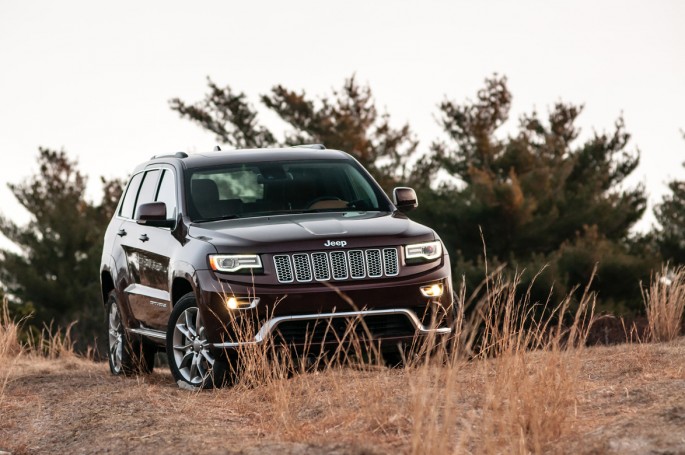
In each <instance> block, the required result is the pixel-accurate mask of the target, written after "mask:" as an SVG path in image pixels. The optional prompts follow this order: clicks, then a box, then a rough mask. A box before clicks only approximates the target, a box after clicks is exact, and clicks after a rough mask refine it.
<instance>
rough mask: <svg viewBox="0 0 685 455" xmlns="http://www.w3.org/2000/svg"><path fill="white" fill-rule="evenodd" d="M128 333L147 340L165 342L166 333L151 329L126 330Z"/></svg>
mask: <svg viewBox="0 0 685 455" xmlns="http://www.w3.org/2000/svg"><path fill="white" fill-rule="evenodd" d="M128 331H129V332H131V333H136V334H138V335H143V336H146V337H149V338H157V339H158V340H166V333H164V332H162V331H161V330H152V329H143V328H140V329H128Z"/></svg>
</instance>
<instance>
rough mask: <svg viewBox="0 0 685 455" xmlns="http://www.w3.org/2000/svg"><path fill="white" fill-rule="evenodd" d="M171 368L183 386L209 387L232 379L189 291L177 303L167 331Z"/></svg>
mask: <svg viewBox="0 0 685 455" xmlns="http://www.w3.org/2000/svg"><path fill="white" fill-rule="evenodd" d="M166 352H167V358H168V359H169V369H170V370H171V374H172V375H173V377H174V380H175V381H176V383H177V384H178V386H179V387H181V388H184V389H185V388H192V389H198V388H202V389H209V388H212V387H217V388H218V387H222V386H224V385H225V384H226V383H227V382H229V377H230V376H232V375H231V374H230V370H231V368H229V364H228V362H227V361H225V360H224V359H217V358H215V356H214V355H213V354H212V352H211V350H210V343H209V342H208V341H207V338H206V334H205V328H204V325H203V323H202V317H201V314H200V312H199V309H198V307H197V302H196V300H195V295H194V294H193V293H188V294H186V295H184V296H183V297H181V298H180V299H179V300H178V302H177V303H176V305H175V306H174V309H173V311H172V312H171V316H170V317H169V324H168V326H167V334H166Z"/></svg>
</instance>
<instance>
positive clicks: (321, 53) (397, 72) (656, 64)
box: [0, 0, 685, 246]
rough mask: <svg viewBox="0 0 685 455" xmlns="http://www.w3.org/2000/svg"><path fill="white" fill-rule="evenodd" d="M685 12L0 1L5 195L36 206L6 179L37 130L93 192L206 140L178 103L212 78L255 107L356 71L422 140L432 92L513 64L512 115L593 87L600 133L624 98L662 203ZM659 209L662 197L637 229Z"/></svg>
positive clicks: (652, 4)
mask: <svg viewBox="0 0 685 455" xmlns="http://www.w3.org/2000/svg"><path fill="white" fill-rule="evenodd" d="M683 24H685V1H676V0H673V1H640V2H638V1H625V0H620V1H605V0H602V1H598V0H593V1H579V0H574V1H565V2H561V1H469V2H466V1H427V0H423V1H420V2H408V1H397V0H394V1H389V0H388V1H373V2H372V1H369V0H366V1H356V0H355V1H349V0H348V1H345V2H336V3H333V2H323V1H289V2H283V1H249V2H244V1H243V2H231V1H201V2H187V1H184V2H181V1H145V2H141V1H136V2H131V1H119V2H106V3H105V2H93V1H92V0H91V1H60V2H55V1H18V0H17V1H8V0H0V153H2V164H0V211H1V212H2V213H3V214H4V215H6V216H10V217H13V218H15V219H16V220H18V221H20V222H24V221H26V220H27V219H28V218H27V215H26V213H25V212H24V211H23V210H22V209H21V207H20V206H19V205H18V203H16V201H15V200H14V199H13V197H12V195H11V193H10V192H9V190H8V189H7V183H8V182H20V181H21V180H23V179H24V178H26V177H28V176H29V175H31V174H32V173H34V172H35V171H36V170H37V167H36V164H35V158H36V155H37V149H38V146H45V147H49V148H54V149H60V148H64V149H65V150H67V152H68V153H69V155H70V156H71V157H73V158H78V160H79V162H80V169H81V170H82V171H83V172H84V173H86V174H87V175H89V176H90V182H89V189H88V196H89V198H91V199H97V198H99V197H100V192H99V186H100V185H99V176H100V175H105V176H107V177H124V176H126V175H127V174H128V173H129V172H130V171H131V170H132V169H133V168H134V167H135V166H136V165H137V164H138V163H139V162H141V161H144V160H146V159H147V158H149V157H150V156H151V155H153V154H160V153H168V152H175V151H179V150H186V151H191V152H192V151H205V150H210V149H211V148H212V147H213V146H214V144H215V142H214V138H213V136H212V135H211V134H209V133H205V132H204V131H202V130H201V129H200V128H199V127H196V126H195V125H193V124H191V123H190V122H188V121H187V120H182V119H180V118H179V117H178V115H177V114H176V113H174V112H172V111H171V110H170V109H169V107H168V100H169V99H170V98H172V97H180V98H182V99H184V100H186V101H195V100H198V99H200V98H201V97H202V96H203V95H204V93H205V90H206V77H207V76H210V77H211V78H212V79H213V80H215V81H216V82H217V83H219V84H220V85H224V84H230V85H231V86H232V87H233V88H234V89H236V90H241V91H244V92H246V93H247V94H248V95H249V96H250V97H251V99H252V101H253V102H254V104H255V105H258V106H259V104H258V98H257V97H258V95H259V94H262V93H266V92H267V91H268V90H269V89H270V88H271V87H272V86H273V85H276V84H283V85H285V86H286V87H289V88H292V89H298V90H301V89H304V90H306V91H307V92H308V93H310V94H312V95H324V94H329V93H330V90H331V89H332V88H337V87H340V86H341V85H342V82H343V80H344V79H345V78H346V77H348V76H350V75H351V74H353V73H356V75H357V77H358V79H359V80H360V81H361V82H363V83H368V84H370V86H371V88H372V90H373V91H374V94H375V97H376V100H377V102H378V105H379V106H381V107H382V108H385V109H387V111H388V112H389V113H390V115H391V118H392V119H393V120H394V122H395V124H396V125H397V126H399V125H401V124H403V123H404V122H407V121H408V122H410V124H411V126H412V128H413V130H414V132H415V133H416V135H417V137H418V138H419V139H420V140H421V145H420V149H422V150H426V149H427V148H428V146H429V144H430V142H431V141H432V140H433V139H435V138H436V137H438V136H439V134H440V130H439V128H438V126H437V125H436V123H435V120H434V116H435V114H436V113H437V107H436V105H437V104H438V103H439V102H440V101H441V100H443V99H444V98H445V97H448V98H450V99H455V100H458V101H463V100H464V99H466V98H473V97H474V96H475V93H476V91H477V90H478V89H479V88H480V87H481V86H482V84H483V80H484V78H485V77H487V76H490V75H491V74H493V73H495V72H497V73H500V74H504V75H506V76H507V77H508V79H509V88H510V90H511V92H512V94H513V97H514V99H513V109H512V116H511V118H512V121H513V122H516V120H517V118H518V116H519V115H520V114H521V113H523V112H528V111H530V110H532V109H537V110H538V111H539V112H540V113H541V114H545V113H546V112H547V110H548V108H549V107H550V106H551V105H552V104H554V103H555V102H556V101H559V100H563V101H568V102H573V103H582V104H584V105H585V111H584V113H583V114H582V115H581V117H580V121H579V125H580V126H581V127H582V129H583V135H584V137H587V136H588V135H589V134H591V133H592V131H593V130H597V131H603V130H611V128H612V127H613V124H614V121H615V120H616V119H617V118H618V116H619V115H621V114H623V116H624V118H625V122H626V127H627V130H628V131H629V132H630V133H632V135H633V138H632V141H631V145H630V148H631V149H635V148H639V150H640V151H641V152H642V163H641V165H640V167H639V168H638V170H637V171H636V173H635V176H634V178H633V179H632V180H631V181H632V182H634V183H635V182H644V183H645V184H646V186H647V190H648V192H649V194H650V202H651V203H652V204H653V203H655V202H658V201H659V200H660V199H661V196H662V195H663V194H664V193H665V192H666V191H667V187H666V183H667V182H668V181H669V180H671V179H673V178H680V179H685V170H684V169H683V167H682V166H681V163H682V162H683V161H685V140H684V139H683V138H682V135H681V132H680V130H682V129H685V26H684V25H683ZM261 112H263V109H261ZM262 118H263V119H264V120H265V123H267V125H269V126H271V127H273V128H274V129H276V130H278V129H279V128H281V127H282V125H281V123H279V120H278V119H277V118H275V117H274V116H273V115H272V114H268V113H267V114H264V115H263V116H262ZM65 221H67V222H68V220H65ZM652 222H653V216H652V215H651V208H650V212H649V213H648V214H647V216H646V217H645V219H644V220H643V221H642V222H641V223H640V225H639V228H640V229H643V230H644V229H647V228H649V226H650V225H651V223H652ZM5 245H6V242H3V241H0V246H5Z"/></svg>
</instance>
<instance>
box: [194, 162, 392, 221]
mask: <svg viewBox="0 0 685 455" xmlns="http://www.w3.org/2000/svg"><path fill="white" fill-rule="evenodd" d="M186 194H187V195H188V198H187V199H188V200H187V202H188V204H187V205H188V210H189V215H190V218H191V219H192V220H193V221H212V220H219V219H230V218H248V217H254V216H266V215H279V214H288V213H314V212H329V211H330V212H345V211H389V210H390V206H389V204H388V201H387V199H386V198H385V197H384V195H383V193H382V191H381V190H380V188H378V185H376V184H375V183H374V182H373V181H372V180H371V179H369V178H368V177H367V176H366V175H365V174H363V173H362V172H360V170H359V169H358V168H357V166H356V165H355V164H353V163H352V162H350V161H345V160H341V161H334V160H322V161H283V162H273V161H271V162H264V163H241V164H232V165H227V166H223V167H213V168H205V169H193V170H190V171H189V174H188V177H187V179H186Z"/></svg>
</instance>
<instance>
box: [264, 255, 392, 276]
mask: <svg viewBox="0 0 685 455" xmlns="http://www.w3.org/2000/svg"><path fill="white" fill-rule="evenodd" d="M273 260H274V267H275V269H276V277H277V279H278V282H279V283H293V282H295V281H297V282H298V283H307V282H311V281H329V280H331V279H332V280H337V281H342V280H348V279H355V280H359V279H363V278H381V277H383V276H397V275H398V274H399V257H398V252H397V248H383V249H382V250H381V249H373V248H372V249H368V250H337V251H316V252H313V253H291V254H277V255H274V257H273Z"/></svg>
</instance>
